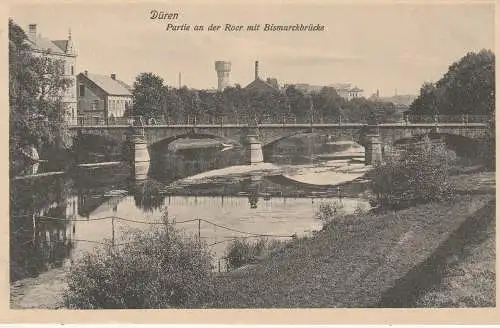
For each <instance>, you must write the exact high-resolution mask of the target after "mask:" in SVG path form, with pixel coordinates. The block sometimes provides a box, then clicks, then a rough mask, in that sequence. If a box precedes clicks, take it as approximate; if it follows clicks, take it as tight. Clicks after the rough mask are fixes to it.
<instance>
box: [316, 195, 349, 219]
mask: <svg viewBox="0 0 500 328" xmlns="http://www.w3.org/2000/svg"><path fill="white" fill-rule="evenodd" d="M343 208H344V205H342V203H341V202H339V201H335V202H331V203H325V202H323V203H320V204H319V209H318V211H317V212H316V214H315V218H316V219H318V220H321V221H322V222H323V224H326V223H329V222H330V221H332V220H333V219H334V218H335V217H337V216H340V215H343V214H344V211H343Z"/></svg>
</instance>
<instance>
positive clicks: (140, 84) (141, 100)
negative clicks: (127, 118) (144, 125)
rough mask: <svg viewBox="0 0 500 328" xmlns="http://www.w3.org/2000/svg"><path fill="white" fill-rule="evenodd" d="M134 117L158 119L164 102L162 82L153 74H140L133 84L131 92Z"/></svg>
mask: <svg viewBox="0 0 500 328" xmlns="http://www.w3.org/2000/svg"><path fill="white" fill-rule="evenodd" d="M132 96H133V100H134V104H133V108H134V112H133V113H134V115H141V116H144V117H146V118H152V117H154V118H159V117H160V115H161V110H162V106H163V104H164V101H165V95H164V81H163V79H162V78H161V77H160V76H158V75H156V74H153V73H141V74H139V75H138V76H137V77H136V79H135V82H134V87H133V91H132Z"/></svg>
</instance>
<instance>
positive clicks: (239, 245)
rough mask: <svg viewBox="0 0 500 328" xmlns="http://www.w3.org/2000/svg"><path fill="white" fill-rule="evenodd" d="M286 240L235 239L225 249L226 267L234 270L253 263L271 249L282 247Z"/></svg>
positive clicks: (269, 252) (267, 253) (266, 254)
mask: <svg viewBox="0 0 500 328" xmlns="http://www.w3.org/2000/svg"><path fill="white" fill-rule="evenodd" d="M285 242H286V241H283V240H277V239H267V238H259V239H258V240H253V241H251V240H248V239H235V240H234V241H233V242H231V243H230V244H229V245H228V247H227V249H226V259H227V263H228V269H229V270H234V269H237V268H239V267H242V266H244V265H246V264H250V263H253V262H255V261H257V260H259V259H261V258H263V257H265V256H268V255H269V254H271V253H272V252H273V251H276V250H278V249H280V248H281V247H283V245H284V244H285Z"/></svg>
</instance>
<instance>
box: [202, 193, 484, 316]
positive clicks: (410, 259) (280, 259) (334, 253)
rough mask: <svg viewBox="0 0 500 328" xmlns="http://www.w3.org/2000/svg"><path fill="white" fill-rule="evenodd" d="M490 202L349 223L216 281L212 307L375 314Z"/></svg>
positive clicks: (458, 202)
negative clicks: (387, 296)
mask: <svg viewBox="0 0 500 328" xmlns="http://www.w3.org/2000/svg"><path fill="white" fill-rule="evenodd" d="M492 199H493V195H491V194H483V195H470V196H469V195H462V196H459V197H458V198H457V199H455V200H453V201H448V202H442V203H431V204H425V205H419V206H415V207H412V208H408V209H406V210H401V211H398V212H390V213H379V214H365V215H361V216H359V217H354V216H350V217H345V218H342V219H341V220H338V221H335V222H333V223H332V224H330V225H329V226H328V228H327V229H325V230H324V231H322V232H320V233H318V234H317V235H315V236H313V237H310V238H303V239H299V240H296V241H294V242H292V243H290V244H289V245H288V246H287V247H285V248H284V249H282V250H280V251H279V252H278V253H275V254H273V255H271V256H270V257H269V258H267V259H265V260H263V261H262V262H261V263H259V264H257V265H253V266H250V267H248V268H247V269H246V270H239V271H238V272H232V273H229V274H226V275H223V276H220V277H218V278H217V281H216V286H217V287H216V295H215V298H214V299H213V300H211V301H210V304H208V307H221V308H229V307H236V308H243V307H244V308H248V307H250V308H259V307H271V308H272V307H280V308H288V307H377V306H379V305H380V302H381V300H382V296H383V294H384V292H386V291H387V290H389V289H390V288H392V287H393V286H394V285H395V284H396V283H397V281H398V280H399V279H401V278H403V277H404V276H405V275H406V274H407V273H408V272H409V271H410V270H411V269H412V268H413V267H415V266H416V265H418V264H419V263H421V262H423V261H425V260H426V259H427V258H428V257H429V256H430V255H431V254H432V253H433V252H434V251H435V250H436V249H437V248H438V247H439V245H440V244H441V243H443V242H444V241H445V240H446V239H447V238H448V236H449V235H450V233H451V232H452V231H455V230H456V229H458V228H459V227H460V225H461V224H462V223H463V222H465V221H466V219H468V218H469V217H470V216H471V215H474V213H475V212H477V211H478V210H480V209H481V208H483V207H484V206H485V205H486V204H487V203H488V202H490V201H491V200H492Z"/></svg>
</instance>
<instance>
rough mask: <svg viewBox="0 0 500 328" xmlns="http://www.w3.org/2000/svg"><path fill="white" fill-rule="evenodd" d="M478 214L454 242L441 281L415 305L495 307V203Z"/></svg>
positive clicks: (441, 274) (446, 258) (425, 292)
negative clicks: (453, 248) (453, 250)
mask: <svg viewBox="0 0 500 328" xmlns="http://www.w3.org/2000/svg"><path fill="white" fill-rule="evenodd" d="M478 214H479V215H477V216H476V217H475V218H474V220H471V223H470V224H469V225H466V227H464V228H465V229H463V230H464V231H463V232H462V233H460V234H459V235H458V236H457V237H458V238H455V239H454V240H452V243H454V245H453V246H456V248H455V252H454V253H452V254H448V256H446V257H445V258H444V267H443V269H442V272H441V273H440V274H439V275H438V278H439V281H438V282H437V283H435V284H434V286H431V287H430V288H429V289H427V290H425V291H424V292H423V293H421V294H420V295H419V296H418V297H417V298H416V300H415V301H414V303H413V304H412V306H415V307H495V294H496V288H495V286H496V282H495V204H494V203H492V204H490V206H487V207H485V208H484V209H483V210H482V211H481V213H478ZM464 240H465V241H467V243H466V244H464V245H460V242H462V243H463V241H464Z"/></svg>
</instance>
